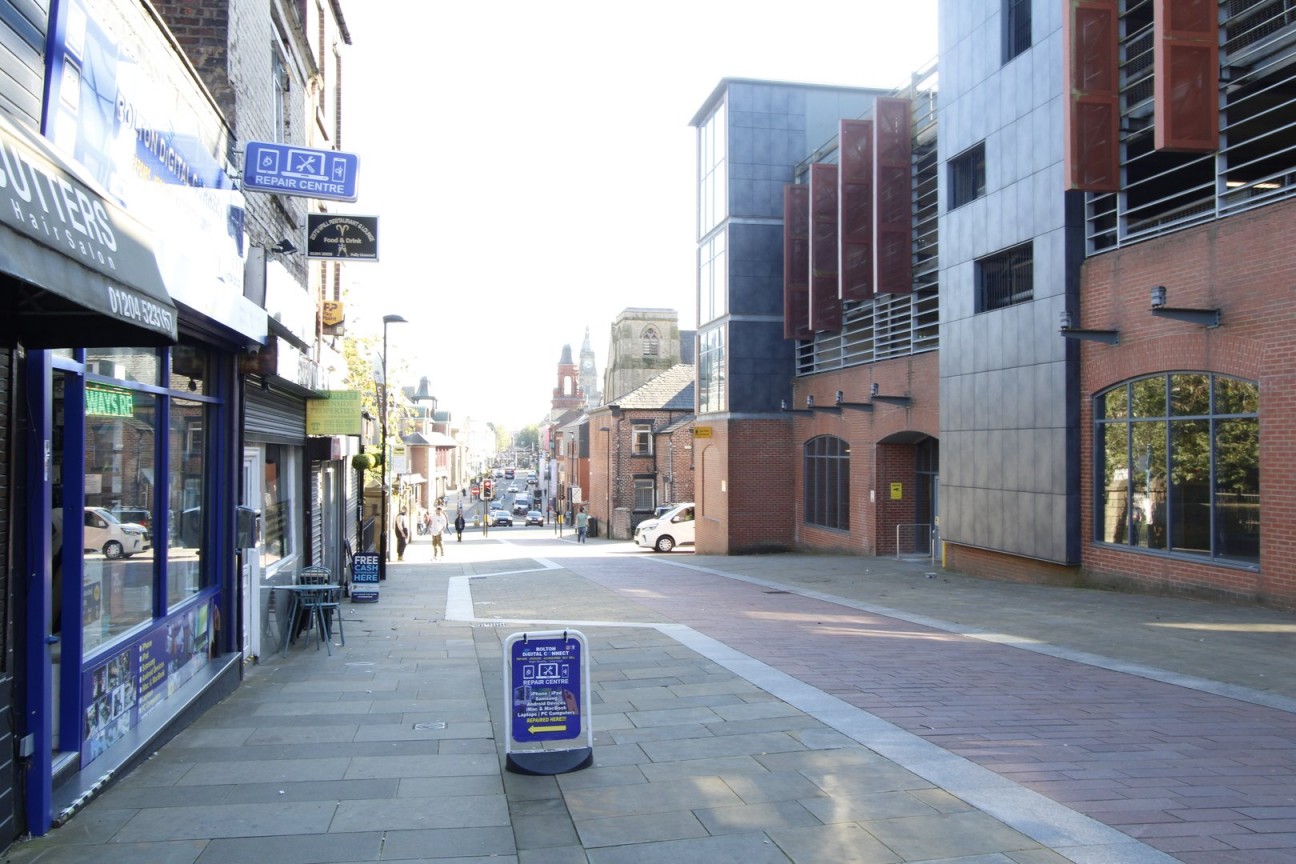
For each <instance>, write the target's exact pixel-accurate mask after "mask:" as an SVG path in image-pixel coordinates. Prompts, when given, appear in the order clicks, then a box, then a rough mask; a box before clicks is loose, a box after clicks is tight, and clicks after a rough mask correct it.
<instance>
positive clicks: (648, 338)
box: [639, 327, 661, 357]
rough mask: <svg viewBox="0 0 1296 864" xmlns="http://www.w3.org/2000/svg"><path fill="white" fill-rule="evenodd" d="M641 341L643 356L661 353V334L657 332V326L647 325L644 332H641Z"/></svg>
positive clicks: (653, 355)
mask: <svg viewBox="0 0 1296 864" xmlns="http://www.w3.org/2000/svg"><path fill="white" fill-rule="evenodd" d="M639 343H640V345H641V346H642V350H643V356H645V357H657V356H658V355H660V354H661V334H660V333H658V332H657V328H656V327H645V328H644V330H643V333H641V334H639Z"/></svg>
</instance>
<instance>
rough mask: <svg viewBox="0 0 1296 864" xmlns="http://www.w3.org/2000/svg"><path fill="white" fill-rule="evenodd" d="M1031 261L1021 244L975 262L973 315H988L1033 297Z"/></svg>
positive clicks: (1026, 247) (1029, 252)
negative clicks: (974, 303) (995, 310)
mask: <svg viewBox="0 0 1296 864" xmlns="http://www.w3.org/2000/svg"><path fill="white" fill-rule="evenodd" d="M1033 265H1034V257H1033V252H1032V249H1031V244H1030V243H1023V244H1022V245H1020V246H1014V247H1012V248H1011V249H1005V250H1003V251H1002V252H996V253H995V254H993V255H987V256H986V257H985V258H981V259H979V260H978V261H977V262H976V288H977V302H976V311H978V312H989V311H990V310H992V309H1005V308H1007V307H1009V306H1015V305H1016V304H1018V303H1025V302H1026V301H1028V300H1030V299H1032V297H1033V296H1034V292H1035V289H1034V284H1035V276H1034V266H1033Z"/></svg>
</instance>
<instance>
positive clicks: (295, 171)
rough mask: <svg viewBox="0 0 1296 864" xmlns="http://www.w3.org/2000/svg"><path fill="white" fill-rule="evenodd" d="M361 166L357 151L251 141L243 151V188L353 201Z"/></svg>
mask: <svg viewBox="0 0 1296 864" xmlns="http://www.w3.org/2000/svg"><path fill="white" fill-rule="evenodd" d="M359 167H360V157H359V156H356V155H355V154H354V153H341V152H339V151H337V150H312V149H311V148H309V147H294V146H292V145H291V144H271V143H268V142H265V141H249V142H248V143H247V151H246V152H245V153H244V154H243V188H244V189H256V190H260V191H262V192H278V193H280V194H282V195H298V196H301V197H304V198H330V199H333V200H335V201H354V200H356V194H357V193H356V174H357V173H358V169H359Z"/></svg>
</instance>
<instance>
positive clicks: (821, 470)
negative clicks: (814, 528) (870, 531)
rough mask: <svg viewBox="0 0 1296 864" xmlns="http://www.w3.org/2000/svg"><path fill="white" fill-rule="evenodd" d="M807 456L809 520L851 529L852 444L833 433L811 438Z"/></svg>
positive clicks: (806, 498)
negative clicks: (832, 434) (834, 435)
mask: <svg viewBox="0 0 1296 864" xmlns="http://www.w3.org/2000/svg"><path fill="white" fill-rule="evenodd" d="M803 450H804V456H805V521H806V524H808V525H821V526H823V527H824V528H838V529H841V530H843V531H845V530H848V529H849V528H850V444H848V443H847V442H846V441H843V440H842V439H840V438H834V437H833V436H831V435H820V436H819V437H818V438H811V439H810V440H809V441H807V442H806V443H805V446H804V448H803Z"/></svg>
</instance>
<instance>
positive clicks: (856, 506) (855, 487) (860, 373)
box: [788, 351, 940, 554]
mask: <svg viewBox="0 0 1296 864" xmlns="http://www.w3.org/2000/svg"><path fill="white" fill-rule="evenodd" d="M939 360H940V357H939V355H938V354H937V353H936V352H934V351H932V352H928V353H924V354H917V355H914V356H912V357H904V358H898V359H896V360H886V361H882V362H879V363H870V364H867V365H863V366H852V367H850V368H847V369H843V370H840V371H836V372H825V373H823V374H820V375H812V376H808V377H805V378H798V379H797V380H796V381H795V382H794V383H793V390H792V392H793V400H794V401H793V404H794V405H796V406H797V407H798V408H800V407H803V406H804V405H805V404H806V396H813V397H814V402H815V405H818V406H830V405H833V403H834V401H835V399H836V394H837V391H838V390H840V391H841V392H842V399H843V401H845V402H848V403H850V402H855V403H867V402H869V401H870V400H869V393H870V391H871V387H872V384H873V383H874V382H876V383H877V385H878V392H879V393H881V394H883V395H888V396H909V397H910V399H911V402H910V404H909V405H908V406H904V405H894V404H889V403H883V402H877V403H874V405H873V410H872V411H864V410H859V409H854V408H843V409H841V412H840V413H831V412H822V411H817V412H815V413H813V414H790V415H788V416H789V417H792V418H794V419H793V421H792V424H793V431H792V440H791V443H790V448H791V451H792V453H793V457H792V459H793V463H794V464H793V472H792V473H793V479H794V483H793V488H792V489H791V495H792V498H793V500H792V501H790V502H789V506H790V508H791V509H792V510H794V511H795V528H796V538H795V542H796V545H797V547H799V548H802V549H807V550H818V551H833V552H854V553H865V554H894V553H895V537H896V530H895V528H896V525H898V524H913V523H915V522H916V521H918V520H919V517H918V515H917V499H916V497H915V496H916V495H917V493H918V488H917V482H916V481H917V477H916V474H915V461H914V446H915V445H916V444H917V443H918V442H920V441H923V440H926V439H927V438H938V437H939V435H940V400H939V395H940V381H939V367H938V364H939ZM819 435H832V436H835V437H838V438H841V439H842V440H844V441H846V442H847V443H848V444H849V445H850V451H851V464H850V487H851V492H850V528H849V529H848V530H844V531H843V530H834V529H830V528H824V527H821V526H818V525H810V524H807V523H806V522H805V521H804V501H805V477H804V473H805V468H804V462H803V459H802V451H803V446H804V444H805V442H807V441H809V440H810V439H811V438H814V437H816V436H819ZM892 483H900V484H901V486H900V494H901V498H899V499H896V500H893V499H892V498H891V484H892Z"/></svg>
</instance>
